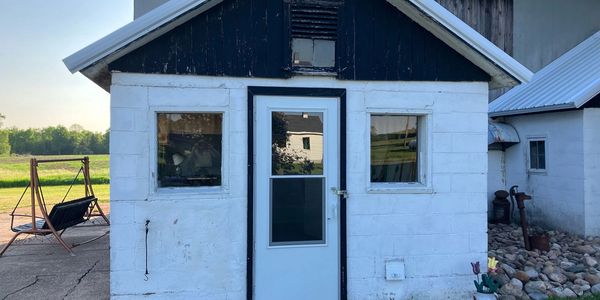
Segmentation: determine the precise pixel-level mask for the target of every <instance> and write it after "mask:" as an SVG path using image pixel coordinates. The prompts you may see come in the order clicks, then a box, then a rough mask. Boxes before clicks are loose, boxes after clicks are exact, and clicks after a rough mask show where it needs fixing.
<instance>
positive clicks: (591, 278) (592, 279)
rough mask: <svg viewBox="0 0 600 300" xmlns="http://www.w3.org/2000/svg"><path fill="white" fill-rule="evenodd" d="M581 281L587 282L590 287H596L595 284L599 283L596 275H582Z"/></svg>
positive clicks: (599, 279) (599, 278)
mask: <svg viewBox="0 0 600 300" xmlns="http://www.w3.org/2000/svg"><path fill="white" fill-rule="evenodd" d="M583 280H585V281H587V282H589V283H590V285H596V284H599V283H600V277H598V276H597V275H593V274H584V275H583Z"/></svg>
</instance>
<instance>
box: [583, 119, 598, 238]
mask: <svg viewBox="0 0 600 300" xmlns="http://www.w3.org/2000/svg"><path fill="white" fill-rule="evenodd" d="M599 129H600V108H586V109H584V110H583V152H584V157H583V159H584V161H583V167H584V168H583V174H584V180H583V182H584V193H585V196H584V197H585V234H586V235H600V147H599V146H600V130H599Z"/></svg>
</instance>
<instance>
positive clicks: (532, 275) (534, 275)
mask: <svg viewBox="0 0 600 300" xmlns="http://www.w3.org/2000/svg"><path fill="white" fill-rule="evenodd" d="M525 274H527V277H529V280H535V279H537V278H538V277H540V274H539V273H538V272H537V271H536V270H535V269H533V268H531V267H529V268H527V267H526V268H525Z"/></svg>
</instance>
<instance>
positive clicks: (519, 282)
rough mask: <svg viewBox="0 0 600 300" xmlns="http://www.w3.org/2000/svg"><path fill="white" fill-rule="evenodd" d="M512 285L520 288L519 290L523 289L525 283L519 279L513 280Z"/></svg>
mask: <svg viewBox="0 0 600 300" xmlns="http://www.w3.org/2000/svg"><path fill="white" fill-rule="evenodd" d="M510 284H512V285H513V286H514V287H516V288H518V289H519V290H522V289H523V283H522V282H521V280H519V279H517V278H513V279H511V280H510Z"/></svg>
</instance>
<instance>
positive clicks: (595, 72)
mask: <svg viewBox="0 0 600 300" xmlns="http://www.w3.org/2000/svg"><path fill="white" fill-rule="evenodd" d="M598 94H600V31H599V32H597V33H595V34H594V35H592V36H591V37H589V38H588V39H586V40H585V41H583V42H582V43H581V44H579V45H577V46H576V47H575V48H573V49H571V50H570V51H569V52H567V53H565V54H563V55H562V56H561V57H559V58H558V59H556V60H555V61H553V62H552V63H550V64H549V65H547V66H546V67H544V68H543V69H541V70H540V71H539V72H537V73H536V74H535V75H534V76H533V79H532V80H531V81H530V82H529V83H525V84H522V85H520V86H518V87H515V88H513V89H512V90H510V91H509V92H508V93H506V94H504V95H502V96H500V97H498V99H496V100H494V101H493V102H492V103H490V106H489V113H490V117H500V116H510V115H519V114H527V113H534V112H545V111H554V110H562V109H574V108H580V107H581V106H583V105H584V104H585V103H586V102H588V101H589V100H590V99H592V98H594V97H595V96H596V95H598Z"/></svg>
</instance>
